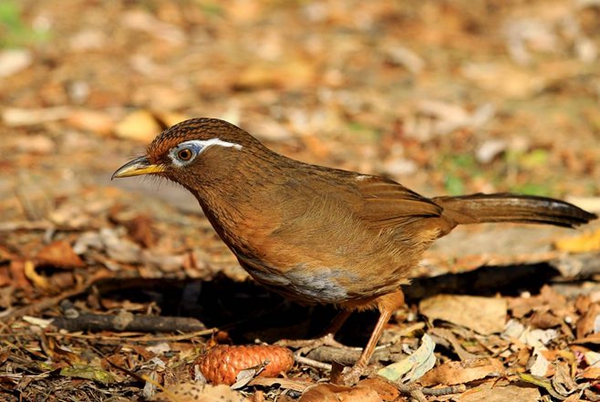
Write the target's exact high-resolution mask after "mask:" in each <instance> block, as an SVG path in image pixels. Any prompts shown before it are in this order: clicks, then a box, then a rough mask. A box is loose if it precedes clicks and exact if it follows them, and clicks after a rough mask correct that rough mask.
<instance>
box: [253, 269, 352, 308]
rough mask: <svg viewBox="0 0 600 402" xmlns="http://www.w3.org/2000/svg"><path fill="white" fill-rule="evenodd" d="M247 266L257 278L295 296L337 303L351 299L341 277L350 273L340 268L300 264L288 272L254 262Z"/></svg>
mask: <svg viewBox="0 0 600 402" xmlns="http://www.w3.org/2000/svg"><path fill="white" fill-rule="evenodd" d="M244 268H245V269H246V270H247V271H248V273H249V274H250V275H251V276H252V277H253V278H254V279H255V280H256V281H257V282H259V283H261V284H262V285H264V286H266V287H267V288H270V289H272V290H273V291H275V292H277V293H280V294H282V295H283V296H286V297H288V298H290V299H292V300H297V301H300V302H304V303H307V302H313V303H324V304H329V303H332V304H336V303H341V302H343V301H346V300H347V299H348V292H347V290H346V289H345V288H344V286H342V285H340V283H339V281H338V278H340V277H344V276H347V273H345V272H344V271H343V270H342V269H339V268H338V269H330V268H320V269H308V270H307V269H306V268H303V267H297V268H294V269H292V270H290V271H287V272H285V273H274V272H269V271H265V270H258V269H254V268H253V267H252V266H251V265H250V264H245V266H244Z"/></svg>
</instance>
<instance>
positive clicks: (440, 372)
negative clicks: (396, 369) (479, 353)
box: [419, 358, 504, 386]
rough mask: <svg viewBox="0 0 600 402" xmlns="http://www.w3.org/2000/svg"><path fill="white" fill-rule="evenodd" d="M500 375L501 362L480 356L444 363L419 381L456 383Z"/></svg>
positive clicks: (422, 382) (428, 383) (501, 371)
mask: <svg viewBox="0 0 600 402" xmlns="http://www.w3.org/2000/svg"><path fill="white" fill-rule="evenodd" d="M502 375H504V366H503V365H502V362H500V361H499V360H497V359H492V358H481V359H472V360H465V361H462V362H448V363H444V364H442V365H441V366H438V367H436V368H434V369H433V370H431V371H430V372H428V373H427V374H425V375H424V376H423V377H421V379H420V380H419V382H420V383H421V384H423V385H424V386H428V385H437V384H444V385H457V384H464V383H468V382H471V381H475V380H481V379H483V378H486V377H499V376H502Z"/></svg>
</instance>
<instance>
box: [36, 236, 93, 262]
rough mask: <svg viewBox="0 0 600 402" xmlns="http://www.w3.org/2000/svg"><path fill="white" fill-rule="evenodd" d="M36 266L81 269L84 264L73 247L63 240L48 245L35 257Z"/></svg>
mask: <svg viewBox="0 0 600 402" xmlns="http://www.w3.org/2000/svg"><path fill="white" fill-rule="evenodd" d="M35 259H36V261H37V262H38V265H51V266H53V267H59V268H81V267H84V266H85V263H84V262H83V261H82V260H81V258H79V256H78V255H77V254H75V251H73V247H71V245H70V244H69V243H67V242H66V241H64V240H58V241H55V242H52V243H50V244H48V245H47V246H46V247H44V248H43V249H41V250H40V252H39V253H38V254H37V256H36V258H35Z"/></svg>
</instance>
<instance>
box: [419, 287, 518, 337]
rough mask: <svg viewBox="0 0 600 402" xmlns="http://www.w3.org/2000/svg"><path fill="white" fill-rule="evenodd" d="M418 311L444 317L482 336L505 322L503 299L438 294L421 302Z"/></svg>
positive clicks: (438, 317) (436, 317) (435, 317)
mask: <svg viewBox="0 0 600 402" xmlns="http://www.w3.org/2000/svg"><path fill="white" fill-rule="evenodd" d="M419 310H420V311H421V314H423V315H425V316H427V318H429V319H430V320H436V319H440V320H444V321H448V322H451V323H453V324H456V325H461V326H464V327H466V328H469V329H472V330H474V331H476V332H478V333H480V334H482V335H489V334H493V333H497V332H501V331H502V330H503V329H504V324H505V323H506V314H507V303H506V300H505V299H499V298H490V297H474V296H454V295H438V296H434V297H430V298H428V299H425V300H423V301H421V303H420V304H419Z"/></svg>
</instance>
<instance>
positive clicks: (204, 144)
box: [169, 138, 242, 167]
mask: <svg viewBox="0 0 600 402" xmlns="http://www.w3.org/2000/svg"><path fill="white" fill-rule="evenodd" d="M213 145H218V146H221V147H225V148H235V149H237V150H240V149H242V146H241V145H240V144H236V143H234V142H227V141H223V140H221V139H219V138H211V139H210V140H189V141H185V142H182V143H180V144H178V145H177V146H176V147H173V148H171V150H170V151H169V156H170V157H171V160H172V161H173V164H174V165H177V166H180V167H181V166H185V165H187V164H188V163H190V162H191V161H193V160H194V159H195V158H196V157H197V156H198V155H200V154H201V153H202V152H203V151H204V150H205V149H206V148H208V147H210V146H213ZM182 149H189V150H190V151H191V152H192V156H191V157H190V158H189V159H188V160H181V159H180V157H179V156H178V153H179V152H180V151H181V150H182Z"/></svg>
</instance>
